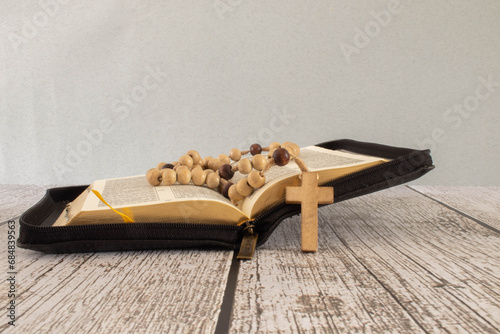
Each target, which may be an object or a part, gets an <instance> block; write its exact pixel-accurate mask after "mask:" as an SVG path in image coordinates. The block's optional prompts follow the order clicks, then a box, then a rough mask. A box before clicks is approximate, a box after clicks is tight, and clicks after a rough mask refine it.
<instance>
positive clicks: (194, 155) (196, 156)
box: [187, 150, 204, 165]
mask: <svg viewBox="0 0 500 334" xmlns="http://www.w3.org/2000/svg"><path fill="white" fill-rule="evenodd" d="M187 155H189V156H190V157H191V159H193V164H194V165H203V163H204V161H203V159H202V158H201V155H200V153H198V151H196V150H189V151H188V152H187Z"/></svg>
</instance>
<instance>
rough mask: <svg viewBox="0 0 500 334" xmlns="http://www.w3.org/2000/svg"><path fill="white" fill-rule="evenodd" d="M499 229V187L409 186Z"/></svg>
mask: <svg viewBox="0 0 500 334" xmlns="http://www.w3.org/2000/svg"><path fill="white" fill-rule="evenodd" d="M411 188H412V189H415V190H416V191H419V192H421V193H423V194H426V195H427V196H429V197H432V198H434V199H436V200H438V201H441V202H443V203H445V204H446V205H449V206H451V207H453V208H455V209H457V210H458V211H461V212H463V213H465V214H467V215H469V216H471V217H474V218H476V219H478V220H480V221H482V222H484V223H485V224H488V225H489V226H491V227H493V228H495V229H497V230H500V187H445V186H433V187H431V186H411Z"/></svg>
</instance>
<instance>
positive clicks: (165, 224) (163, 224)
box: [26, 222, 241, 232]
mask: <svg viewBox="0 0 500 334" xmlns="http://www.w3.org/2000/svg"><path fill="white" fill-rule="evenodd" d="M26 226H28V227H29V228H31V229H36V230H51V229H57V231H60V232H64V231H67V232H71V231H82V230H84V231H91V230H96V231H97V230H108V229H111V230H112V229H125V228H128V227H129V226H130V227H132V226H134V227H138V226H140V227H144V228H158V227H170V228H194V227H203V228H208V229H230V230H238V229H241V226H240V225H223V224H203V223H169V222H149V223H133V224H95V225H71V226H58V227H54V226H34V225H30V224H26Z"/></svg>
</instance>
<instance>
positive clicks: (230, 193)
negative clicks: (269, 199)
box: [227, 184, 245, 202]
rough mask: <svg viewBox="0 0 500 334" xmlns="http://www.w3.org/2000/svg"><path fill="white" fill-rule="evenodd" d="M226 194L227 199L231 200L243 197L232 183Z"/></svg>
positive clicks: (234, 200)
mask: <svg viewBox="0 0 500 334" xmlns="http://www.w3.org/2000/svg"><path fill="white" fill-rule="evenodd" d="M227 194H228V196H229V199H230V200H232V201H233V202H239V201H241V200H242V199H244V198H245V196H243V195H241V194H240V193H239V192H238V190H237V189H236V186H235V185H234V184H233V185H231V186H230V187H229V190H228V192H227Z"/></svg>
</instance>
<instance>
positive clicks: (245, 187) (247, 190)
mask: <svg viewBox="0 0 500 334" xmlns="http://www.w3.org/2000/svg"><path fill="white" fill-rule="evenodd" d="M236 190H238V192H239V193H240V195H243V196H245V197H247V196H250V195H251V194H252V193H253V188H252V187H251V186H250V185H249V184H248V178H246V177H245V178H243V179H241V180H239V181H238V183H237V184H236Z"/></svg>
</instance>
